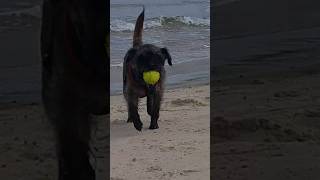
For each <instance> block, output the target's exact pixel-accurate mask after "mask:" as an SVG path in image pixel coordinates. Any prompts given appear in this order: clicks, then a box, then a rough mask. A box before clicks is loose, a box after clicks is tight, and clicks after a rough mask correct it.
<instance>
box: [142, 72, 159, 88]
mask: <svg viewBox="0 0 320 180" xmlns="http://www.w3.org/2000/svg"><path fill="white" fill-rule="evenodd" d="M159 79H160V73H159V72H158V71H146V72H143V80H144V82H146V83H147V84H148V85H155V84H156V83H157V82H158V81H159Z"/></svg>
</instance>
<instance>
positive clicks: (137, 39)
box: [133, 6, 144, 47]
mask: <svg viewBox="0 0 320 180" xmlns="http://www.w3.org/2000/svg"><path fill="white" fill-rule="evenodd" d="M143 21H144V6H143V10H142V12H141V13H140V15H139V17H138V18H137V22H136V26H135V27H134V33H133V47H137V46H140V45H142V31H143Z"/></svg>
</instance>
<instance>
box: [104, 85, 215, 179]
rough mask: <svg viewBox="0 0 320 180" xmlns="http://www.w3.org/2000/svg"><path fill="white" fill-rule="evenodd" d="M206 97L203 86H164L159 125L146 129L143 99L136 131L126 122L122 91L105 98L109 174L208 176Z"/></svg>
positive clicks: (124, 176) (129, 176) (126, 176)
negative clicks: (108, 115)
mask: <svg viewBox="0 0 320 180" xmlns="http://www.w3.org/2000/svg"><path fill="white" fill-rule="evenodd" d="M209 99H210V98H209V85H206V86H197V87H190V88H179V89H173V90H168V91H166V92H165V94H164V100H163V103H162V108H161V110H160V119H159V122H158V123H159V127H160V128H159V129H157V130H149V129H148V127H149V123H150V117H149V116H148V115H147V112H146V102H145V101H146V99H145V98H144V99H142V100H141V101H140V106H139V107H140V109H139V113H140V116H141V119H142V121H143V123H144V128H143V129H142V131H141V132H138V131H136V130H135V128H134V127H133V124H131V123H127V122H126V120H127V109H126V104H125V100H124V98H123V96H113V97H111V102H110V103H111V124H110V126H111V144H110V145H111V149H110V150H111V154H110V156H111V179H112V180H152V179H157V180H160V179H163V180H166V179H177V180H179V179H181V180H182V179H183V180H188V179H190V180H205V179H210V178H209V176H210V172H209V171H210V168H209V167H210V164H209V158H210V154H209V153H210V149H209V146H210V126H209V107H210V106H209Z"/></svg>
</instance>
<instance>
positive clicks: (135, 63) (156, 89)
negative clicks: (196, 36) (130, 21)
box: [123, 9, 172, 131]
mask: <svg viewBox="0 0 320 180" xmlns="http://www.w3.org/2000/svg"><path fill="white" fill-rule="evenodd" d="M143 21H144V9H143V11H142V13H141V14H140V15H139V17H138V19H137V22H136V26H135V30H134V36H133V47H132V48H131V49H129V50H128V52H127V54H126V56H125V58H124V65H123V67H124V68H123V94H124V96H125V99H126V101H127V106H128V122H133V124H134V127H135V128H136V129H137V130H139V131H141V129H142V122H141V120H140V116H139V114H138V101H139V98H142V97H146V96H147V111H148V114H149V115H150V116H151V123H150V126H149V129H157V128H159V126H158V122H157V121H158V118H159V110H160V103H161V99H162V94H163V89H164V86H163V83H164V80H165V69H164V64H165V61H166V60H168V64H169V65H170V66H171V65H172V62H171V56H170V54H169V52H168V50H167V49H166V48H159V47H156V46H154V45H151V44H143V43H142V31H143ZM150 70H156V71H158V72H160V80H159V82H158V83H157V84H155V85H154V86H151V85H147V84H146V83H145V82H144V80H143V72H145V71H150Z"/></svg>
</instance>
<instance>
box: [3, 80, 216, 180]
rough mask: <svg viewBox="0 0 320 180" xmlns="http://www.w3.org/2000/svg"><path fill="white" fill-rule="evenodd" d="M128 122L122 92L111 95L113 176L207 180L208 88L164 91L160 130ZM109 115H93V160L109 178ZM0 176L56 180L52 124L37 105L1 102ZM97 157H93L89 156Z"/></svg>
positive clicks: (100, 175) (101, 179) (102, 177)
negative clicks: (138, 128) (141, 128)
mask: <svg viewBox="0 0 320 180" xmlns="http://www.w3.org/2000/svg"><path fill="white" fill-rule="evenodd" d="M144 100H145V99H142V101H141V105H140V108H141V109H140V114H141V117H142V120H143V122H144V125H145V128H143V130H142V132H137V131H136V130H135V129H134V127H133V125H132V124H128V123H126V118H127V111H126V106H125V103H124V99H123V97H122V96H112V97H111V124H110V128H111V143H110V145H111V148H110V150H111V153H110V156H111V168H110V170H111V177H112V178H111V179H113V180H127V179H128V180H135V179H137V180H143V179H190V180H191V179H199V180H202V179H209V170H210V168H209V157H210V155H209V152H210V150H209V138H210V137H209V136H210V135H209V128H210V127H209V105H210V104H209V86H208V85H205V86H197V87H186V88H178V89H170V90H167V91H166V93H165V95H164V101H163V104H162V109H161V112H160V120H159V126H160V129H158V130H149V129H147V128H146V127H148V124H149V118H148V117H147V116H146V111H145V102H144ZM108 119H109V117H108V116H99V117H98V116H97V117H93V121H94V124H95V126H94V128H93V135H92V136H93V138H92V142H91V147H92V153H93V156H92V163H93V164H94V167H95V168H96V172H97V179H98V180H107V179H109V176H107V174H108V171H109V168H108V162H109V159H108V158H107V154H108V153H109V150H108V149H109V143H108V141H107V140H108V134H109V127H108V126H107V121H108ZM0 123H1V124H0V142H1V144H0V152H1V153H0V179H8V180H11V179H12V180H18V179H23V180H55V179H56V178H57V176H56V175H57V163H56V154H55V143H54V137H53V132H52V126H51V125H50V123H49V122H48V120H47V119H46V117H45V115H44V113H43V109H42V106H41V105H40V104H37V103H32V104H21V103H5V104H1V105H0ZM93 157H95V158H93Z"/></svg>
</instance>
